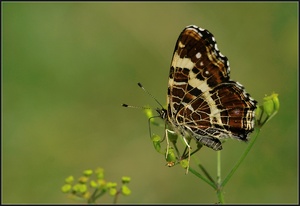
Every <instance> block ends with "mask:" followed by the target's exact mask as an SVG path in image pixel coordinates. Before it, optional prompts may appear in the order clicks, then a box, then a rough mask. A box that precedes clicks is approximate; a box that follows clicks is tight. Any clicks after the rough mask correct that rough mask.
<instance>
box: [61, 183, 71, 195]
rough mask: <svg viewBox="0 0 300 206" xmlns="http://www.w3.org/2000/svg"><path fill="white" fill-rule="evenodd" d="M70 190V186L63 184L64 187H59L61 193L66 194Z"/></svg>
mask: <svg viewBox="0 0 300 206" xmlns="http://www.w3.org/2000/svg"><path fill="white" fill-rule="evenodd" d="M71 188H72V185H70V184H65V185H63V186H62V187H61V191H62V192H63V193H68V192H70V190H71Z"/></svg>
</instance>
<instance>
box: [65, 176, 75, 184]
mask: <svg viewBox="0 0 300 206" xmlns="http://www.w3.org/2000/svg"><path fill="white" fill-rule="evenodd" d="M73 181H74V177H73V176H72V175H71V176H69V177H67V178H66V179H65V183H69V184H71V183H72V182H73Z"/></svg>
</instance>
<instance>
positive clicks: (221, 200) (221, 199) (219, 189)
mask: <svg viewBox="0 0 300 206" xmlns="http://www.w3.org/2000/svg"><path fill="white" fill-rule="evenodd" d="M217 195H218V200H219V202H218V203H220V204H223V203H224V196H223V187H222V185H221V151H220V150H219V151H218V152H217Z"/></svg>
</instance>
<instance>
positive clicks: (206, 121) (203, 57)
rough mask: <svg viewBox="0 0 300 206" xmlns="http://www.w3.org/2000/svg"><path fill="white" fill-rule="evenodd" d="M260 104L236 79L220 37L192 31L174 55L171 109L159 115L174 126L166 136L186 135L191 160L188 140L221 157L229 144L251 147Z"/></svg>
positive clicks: (187, 30)
mask: <svg viewBox="0 0 300 206" xmlns="http://www.w3.org/2000/svg"><path fill="white" fill-rule="evenodd" d="M140 87H142V86H141V85H140ZM256 103H257V102H256V101H255V100H254V99H252V98H251V97H250V95H249V94H248V93H247V92H246V91H245V90H244V87H243V86H242V85H241V84H240V83H238V82H235V81H232V80H231V79H230V68H229V61H228V59H227V57H225V56H224V55H222V54H221V52H220V51H219V49H218V47H217V44H216V40H215V38H214V36H213V35H212V34H211V33H210V32H209V31H208V30H206V29H202V28H199V27H197V26H195V25H190V26H187V27H186V28H185V29H184V30H183V31H182V32H181V34H180V35H179V37H178V40H177V42H176V45H175V49H174V53H173V58H172V62H171V68H170V73H169V81H168V93H167V109H164V108H162V109H157V110H156V111H157V112H158V113H159V115H160V117H161V118H162V119H164V120H165V121H166V123H167V124H168V126H169V127H168V128H169V129H170V130H169V129H166V136H168V132H171V133H176V134H179V135H181V136H182V137H183V139H184V141H185V143H186V145H187V146H188V147H189V156H188V157H189V158H190V150H191V149H190V146H189V144H188V143H187V140H186V137H193V138H194V139H195V140H196V141H197V142H199V143H201V144H202V145H205V146H207V147H209V148H212V149H213V150H216V151H218V150H221V149H222V143H221V140H222V139H224V138H228V137H231V138H235V139H238V140H242V141H247V140H248V136H249V134H250V133H251V132H252V131H253V130H254V118H255V109H256ZM123 106H128V105H125V104H124V105H123ZM166 139H167V144H169V143H168V138H166ZM167 149H168V146H167ZM167 153H168V152H167ZM167 153H166V154H167ZM170 164H171V163H170Z"/></svg>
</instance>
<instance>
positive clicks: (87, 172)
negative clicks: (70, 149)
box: [83, 170, 93, 177]
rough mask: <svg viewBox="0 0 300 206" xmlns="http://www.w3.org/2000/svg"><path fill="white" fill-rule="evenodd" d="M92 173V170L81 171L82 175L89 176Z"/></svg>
mask: <svg viewBox="0 0 300 206" xmlns="http://www.w3.org/2000/svg"><path fill="white" fill-rule="evenodd" d="M92 174H93V170H84V171H83V175H84V176H87V177H89V176H91V175H92Z"/></svg>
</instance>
